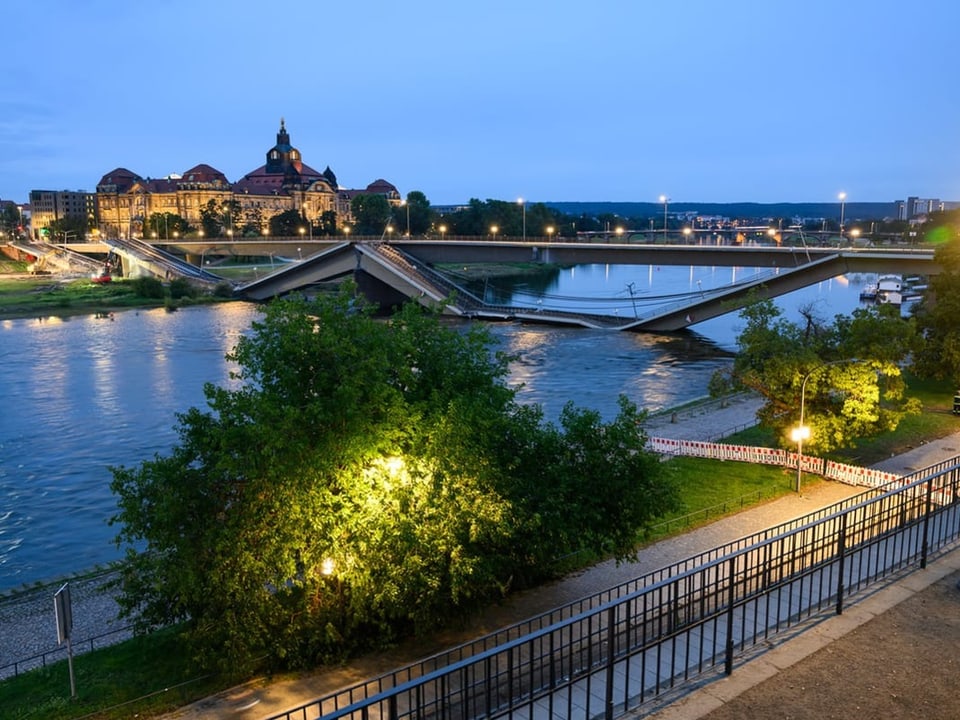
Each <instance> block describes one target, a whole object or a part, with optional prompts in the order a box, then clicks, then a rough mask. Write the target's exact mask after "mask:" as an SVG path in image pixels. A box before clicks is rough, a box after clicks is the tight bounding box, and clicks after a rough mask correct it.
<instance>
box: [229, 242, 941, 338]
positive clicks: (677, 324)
mask: <svg viewBox="0 0 960 720" xmlns="http://www.w3.org/2000/svg"><path fill="white" fill-rule="evenodd" d="M530 262H533V263H540V264H558V265H580V264H611V265H617V264H619V265H694V266H727V267H753V268H768V271H767V272H764V273H761V274H760V275H757V276H753V277H752V278H750V279H749V280H747V281H745V282H743V283H736V284H733V285H729V286H726V287H724V288H719V289H713V290H705V291H702V292H700V293H696V294H693V295H692V296H691V297H690V298H688V299H685V300H683V301H681V302H678V303H675V304H673V305H669V306H664V307H660V308H656V309H654V310H651V311H648V312H646V313H644V314H643V315H642V316H641V315H639V314H638V315H637V316H635V317H634V318H632V319H626V318H623V317H612V316H605V315H588V314H582V313H568V312H562V311H555V310H536V309H531V308H522V307H505V306H496V305H490V304H488V303H485V302H484V301H483V300H482V299H481V298H478V297H476V296H475V295H473V294H471V293H470V292H469V291H468V290H466V289H465V288H463V287H461V286H459V285H457V284H456V283H455V282H454V281H452V280H450V279H449V278H447V277H446V276H445V275H444V274H443V273H442V272H439V271H437V270H436V266H437V265H443V264H451V265H461V266H462V265H469V264H475V263H530ZM851 272H870V273H896V274H918V275H933V274H936V273H937V272H939V267H938V266H937V265H936V263H935V262H934V261H933V251H932V250H918V249H913V248H909V249H899V248H897V249H854V248H848V249H836V248H782V247H768V246H752V247H729V246H688V245H674V246H668V245H647V246H641V245H636V244H630V245H616V244H604V245H599V244H595V243H582V244H576V243H539V242H538V243H529V242H528V243H519V242H489V241H472V242H471V241H427V240H425V241H403V242H395V243H379V242H357V241H353V242H342V243H338V244H335V245H331V246H329V247H327V248H325V249H322V250H320V251H319V252H317V253H315V254H313V255H309V256H308V257H306V258H304V259H303V260H301V261H299V262H295V263H290V264H288V265H285V266H284V267H281V268H280V269H278V270H276V271H274V272H272V273H270V274H269V275H266V276H264V277H263V278H260V279H257V280H255V281H253V282H250V283H247V284H245V285H242V286H240V287H238V288H237V293H238V294H239V295H240V296H242V297H245V298H247V299H250V300H258V301H262V300H266V299H269V298H272V297H276V296H280V295H284V294H288V293H291V292H297V291H302V290H304V289H306V288H309V287H310V286H312V285H316V284H318V283H324V282H333V281H337V280H342V279H343V278H345V277H348V276H351V277H354V278H355V279H356V281H357V283H358V286H359V287H360V289H361V291H363V292H364V294H366V295H367V296H368V297H370V298H371V299H373V300H374V301H376V302H380V303H381V304H387V305H389V304H398V303H400V302H403V301H405V300H407V299H414V300H416V301H417V302H420V303H421V304H424V305H427V306H441V307H442V308H443V312H444V313H445V314H449V315H457V316H462V317H476V318H482V319H490V320H519V321H524V322H536V323H554V324H563V325H574V326H581V327H590V328H609V329H616V330H633V331H656V332H671V331H677V330H681V329H683V328H687V327H690V326H691V325H695V324H697V323H700V322H704V321H706V320H709V319H711V318H714V317H717V316H719V315H723V314H725V313H728V312H735V311H737V310H738V309H739V308H741V307H743V305H744V304H746V303H747V302H748V301H749V300H751V299H766V298H773V297H777V296H779V295H783V294H786V293H789V292H792V291H794V290H798V289H800V288H803V287H806V286H808V285H812V284H815V283H817V282H821V281H823V280H827V279H830V278H833V277H837V276H839V275H844V274H847V273H851Z"/></svg>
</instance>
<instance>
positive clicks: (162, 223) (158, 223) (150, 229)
mask: <svg viewBox="0 0 960 720" xmlns="http://www.w3.org/2000/svg"><path fill="white" fill-rule="evenodd" d="M189 232H190V224H189V223H188V222H187V221H186V219H185V218H183V217H181V216H180V215H175V214H174V213H152V214H151V215H150V217H148V218H147V222H146V224H145V226H144V235H145V237H146V238H148V239H158V240H167V239H170V238H175V237H184V236H185V235H186V234H187V233H189Z"/></svg>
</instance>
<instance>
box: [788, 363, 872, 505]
mask: <svg viewBox="0 0 960 720" xmlns="http://www.w3.org/2000/svg"><path fill="white" fill-rule="evenodd" d="M858 362H860V360H859V359H857V358H849V359H846V360H831V361H830V362H826V363H823V365H817V366H816V367H815V368H813V369H812V370H810V372H808V373H807V374H806V375H804V376H803V382H802V383H801V384H800V424H799V425H797V427H795V428H791V430H790V439H791V440H793V442H795V443H796V444H797V492H798V493H799V492H800V480H801V477H802V474H803V441H804V440H809V439H810V428H809V427H808V426H807V425H804V424H803V409H804V404H805V402H806V394H807V380H809V379H810V378H811V377H812V376H813V374H814V373H817V372H819V371H820V370H823V369H824V368H826V367H830V366H831V365H843V364H844V363H858Z"/></svg>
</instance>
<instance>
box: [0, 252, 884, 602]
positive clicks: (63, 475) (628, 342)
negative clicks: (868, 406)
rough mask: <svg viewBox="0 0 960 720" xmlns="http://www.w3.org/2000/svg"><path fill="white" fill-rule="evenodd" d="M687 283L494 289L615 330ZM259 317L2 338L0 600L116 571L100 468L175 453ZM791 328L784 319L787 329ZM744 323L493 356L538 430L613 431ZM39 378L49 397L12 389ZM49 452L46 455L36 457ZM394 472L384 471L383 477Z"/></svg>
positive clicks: (505, 330)
mask: <svg viewBox="0 0 960 720" xmlns="http://www.w3.org/2000/svg"><path fill="white" fill-rule="evenodd" d="M732 274H733V273H732V271H731V270H730V268H717V269H705V270H704V269H698V270H697V271H696V272H695V273H693V281H694V283H696V281H697V280H701V281H702V285H703V287H704V288H705V289H706V288H710V287H713V286H714V284H713V281H712V280H711V278H715V279H716V282H719V281H720V280H721V279H724V280H728V279H729V278H730V277H731V275H732ZM738 276H739V273H738ZM648 277H650V278H652V286H650V287H648V286H647V278H648ZM690 278H691V273H690V270H689V268H687V267H683V268H677V269H676V270H671V269H669V268H649V269H648V268H647V267H646V266H638V267H625V266H580V267H577V268H570V269H567V270H563V271H561V272H559V273H555V274H554V276H551V277H549V278H546V279H543V278H541V279H539V280H534V279H531V278H522V279H518V280H515V281H514V282H513V284H509V283H506V282H505V281H504V280H502V279H500V278H490V279H489V282H490V284H491V286H494V287H491V290H492V291H494V292H497V293H501V294H502V295H503V297H504V298H505V299H507V300H514V299H515V298H519V297H520V295H519V292H520V291H521V290H522V291H523V292H526V293H530V294H529V295H525V296H523V297H526V298H527V299H528V300H529V301H530V302H532V303H533V302H536V300H537V299H542V300H543V301H544V303H543V304H544V306H545V307H546V306H548V305H549V304H550V303H552V302H561V301H562V302H565V303H568V304H577V303H582V302H583V301H582V297H584V296H594V297H599V296H602V295H606V296H613V295H618V294H619V295H620V296H621V297H620V301H621V302H622V308H623V309H621V313H620V314H621V316H623V317H626V316H629V317H632V316H633V310H632V308H631V307H630V302H631V298H630V293H629V292H628V291H627V283H631V282H633V283H635V287H636V290H637V292H636V293H635V295H636V296H637V298H638V299H639V297H640V293H641V292H642V291H648V292H649V294H653V293H662V294H667V293H668V292H679V291H686V288H688V286H689V284H690ZM869 279H872V278H866V277H865V278H854V277H852V276H851V277H850V278H849V280H850V282H842V281H836V280H834V281H825V282H823V283H819V284H818V285H817V286H813V287H811V288H808V289H807V290H805V291H802V292H801V293H800V294H799V295H797V296H796V297H793V298H785V299H784V300H783V301H778V304H780V305H782V306H784V307H785V308H788V309H789V308H794V309H795V308H798V307H800V306H801V305H803V304H805V303H809V302H814V303H816V304H818V306H819V307H821V310H820V313H821V314H822V315H823V316H824V317H826V318H832V317H833V315H834V314H836V313H841V312H843V313H849V312H850V311H851V310H852V309H853V308H855V307H857V306H858V304H859V298H858V296H859V288H861V287H862V286H863V284H865V282H866V281H867V280H869ZM479 284H480V286H481V288H482V286H483V281H480V283H479ZM514 291H517V292H516V293H515V292H514ZM693 291H694V292H696V287H695V286H694V289H693ZM257 318H259V313H258V311H257V309H256V307H255V306H253V305H251V304H248V303H228V304H223V305H214V306H196V307H188V308H184V309H182V310H181V311H180V312H176V313H167V312H165V311H164V310H162V309H158V310H150V311H143V310H139V311H138V310H130V311H125V312H118V313H116V317H115V319H114V320H113V321H107V320H104V319H97V318H95V317H94V316H92V315H90V316H70V317H64V318H59V317H45V318H43V319H42V320H41V319H38V318H25V319H20V320H4V321H3V322H2V323H0V346H2V347H9V348H17V349H18V351H17V352H15V353H13V352H12V353H9V354H8V355H7V358H6V361H5V363H4V364H2V365H0V382H2V383H3V386H4V387H5V388H7V393H8V398H7V400H8V405H9V407H14V408H17V412H16V413H6V414H5V415H4V416H0V450H2V454H0V500H4V501H6V507H8V508H9V509H10V511H9V512H8V513H6V514H5V512H4V511H0V591H2V590H5V589H9V588H12V587H16V586H18V585H20V584H21V583H29V582H35V581H40V580H44V579H49V578H51V577H55V576H57V575H59V574H61V573H69V572H73V571H77V570H80V569H84V568H88V567H92V566H94V565H96V564H102V563H106V562H110V561H112V560H115V559H117V552H118V551H117V549H116V547H115V545H114V544H113V542H112V539H113V536H114V534H115V528H111V527H109V526H108V525H107V523H106V520H107V519H108V518H109V516H110V515H111V514H112V513H113V512H114V510H115V506H116V501H115V498H114V497H113V496H112V495H111V493H110V490H109V480H110V474H109V471H108V469H107V468H108V466H111V465H113V466H119V465H127V466H133V465H136V464H138V463H139V462H141V461H142V460H145V459H149V458H151V457H153V455H154V454H155V453H161V454H163V453H166V452H167V451H168V449H169V448H170V447H172V446H173V444H174V443H175V442H176V434H175V432H174V424H175V422H176V419H175V413H177V412H185V411H187V410H188V409H189V408H190V407H197V408H201V409H204V408H205V399H204V396H203V384H204V383H205V382H211V383H213V384H215V385H219V386H224V387H236V386H237V384H238V383H239V382H240V381H239V380H236V379H231V378H230V377H229V372H230V371H231V370H235V369H236V368H235V367H234V366H232V365H231V364H229V363H228V362H227V361H226V360H225V355H226V354H227V353H228V352H230V351H231V350H233V348H234V347H235V345H236V342H237V340H238V339H239V338H240V337H241V336H242V335H244V334H245V333H247V332H249V327H250V323H251V322H252V321H253V320H254V319H257ZM797 318H798V316H797V314H796V313H795V312H793V313H790V312H787V319H792V320H794V321H796V320H797ZM450 322H451V323H457V325H455V326H463V324H462V323H461V322H460V321H454V320H450ZM741 324H742V322H741V321H740V319H739V318H738V316H737V315H736V314H730V315H726V316H723V317H721V318H716V319H714V320H710V321H708V322H706V323H702V324H699V325H695V326H693V328H692V330H691V331H688V332H683V333H677V334H674V335H649V334H642V333H628V332H614V331H608V330H585V329H581V328H573V327H561V326H551V325H521V324H517V323H491V324H489V325H487V327H488V328H489V330H490V332H491V334H492V335H493V337H494V339H495V340H497V341H499V342H498V346H497V348H496V349H499V350H500V351H503V352H505V353H508V354H513V355H517V356H518V357H517V359H516V360H515V361H513V362H512V363H511V364H510V366H509V376H508V377H507V378H506V381H507V382H508V383H509V384H511V385H513V386H520V390H519V393H518V397H517V399H518V401H519V402H522V403H539V404H540V405H541V406H542V407H543V410H544V416H545V418H546V419H547V420H551V421H556V420H557V419H558V417H559V415H560V412H561V411H562V409H563V406H564V404H565V403H566V402H567V401H572V402H573V403H574V404H575V405H576V406H577V407H579V408H587V409H592V410H596V411H597V412H598V413H599V414H600V415H601V416H602V417H603V418H604V419H606V420H611V419H613V417H615V415H616V413H617V411H618V407H617V397H618V395H620V394H624V395H626V396H627V397H628V398H629V399H630V400H632V401H633V402H634V403H635V404H636V405H637V406H638V407H640V408H643V409H648V410H658V409H663V408H668V407H672V406H676V405H679V404H681V403H683V402H687V401H689V400H691V399H694V398H696V397H702V396H704V395H706V394H707V386H708V383H709V379H710V376H711V375H712V374H713V372H714V371H715V370H717V369H719V368H723V367H728V366H729V364H730V363H731V362H732V357H733V352H734V351H735V349H736V345H735V340H736V334H737V328H738V327H739V326H740V325H741ZM65 348H66V349H67V350H66V351H65ZM104 353H111V354H112V355H111V356H110V357H109V358H106V357H105V356H104ZM37 368H42V369H43V373H44V374H43V378H44V382H41V383H33V382H23V378H25V377H33V376H35V373H36V370H37ZM104 383H109V387H106V386H104ZM24 418H29V422H24ZM51 438H56V452H55V453H53V452H37V451H36V448H38V447H47V446H48V445H49V442H50V439H51ZM407 471H409V468H408V470H407ZM391 472H394V473H395V472H396V468H395V467H393V465H392V463H391V464H390V467H388V468H385V470H384V472H383V475H384V477H388V478H389V477H390V475H391ZM401 474H402V473H401ZM0 504H2V503H0ZM338 561H345V560H344V559H343V558H340V559H338Z"/></svg>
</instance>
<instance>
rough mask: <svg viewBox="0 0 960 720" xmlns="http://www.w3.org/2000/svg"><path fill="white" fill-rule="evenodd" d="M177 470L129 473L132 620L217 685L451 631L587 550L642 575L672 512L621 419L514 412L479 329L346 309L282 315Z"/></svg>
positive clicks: (257, 342)
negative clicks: (637, 563) (637, 544)
mask: <svg viewBox="0 0 960 720" xmlns="http://www.w3.org/2000/svg"><path fill="white" fill-rule="evenodd" d="M231 358H232V359H233V360H235V361H236V363H237V366H238V368H239V369H238V370H237V371H236V373H235V378H234V383H233V384H232V385H231V386H230V387H214V386H212V385H208V386H207V387H206V389H205V394H206V399H207V404H208V407H209V410H208V411H206V412H204V411H201V410H199V409H196V408H194V409H191V410H189V411H188V412H186V413H184V414H182V415H180V416H179V418H178V420H179V423H178V433H179V442H178V444H177V445H176V447H175V448H174V449H173V450H172V452H171V453H170V454H169V455H167V456H163V457H161V456H157V457H155V458H154V459H152V460H149V461H145V462H143V463H142V464H141V465H140V466H138V467H135V468H122V467H121V468H114V469H113V474H114V479H113V482H112V489H113V491H114V493H115V494H116V495H117V497H118V504H119V510H118V512H117V514H116V515H115V517H114V518H113V522H114V523H116V524H117V525H118V526H119V534H118V543H119V544H121V545H122V546H125V547H126V548H127V559H128V562H126V563H125V564H124V566H123V569H122V581H121V588H122V593H121V596H122V599H121V602H122V606H123V608H124V610H125V612H128V613H131V614H132V615H133V616H134V617H138V618H139V623H140V626H141V627H142V628H144V629H146V628H149V627H152V626H156V625H164V624H169V623H172V622H179V621H184V626H183V627H184V628H185V632H186V633H187V635H188V636H189V638H190V639H191V640H192V641H194V647H195V648H196V654H197V658H198V660H200V661H201V662H202V663H203V664H204V665H207V666H213V665H219V666H220V667H221V668H224V669H230V670H233V671H238V672H246V671H247V670H249V669H250V668H251V667H252V663H253V659H254V658H258V657H266V658H268V659H269V661H270V662H271V663H272V665H273V666H274V667H302V666H309V665H313V664H316V663H317V662H321V661H324V660H329V659H332V658H336V657H340V656H343V655H344V654H346V653H348V652H352V651H355V650H357V649H360V648H363V647H369V646H371V645H373V644H375V643H389V642H391V641H392V640H395V639H396V638H398V637H400V636H402V635H404V634H407V633H410V632H417V631H418V630H421V629H423V628H435V627H437V625H438V624H440V623H442V622H443V621H444V620H449V619H452V618H455V617H458V616H461V615H463V614H464V613H467V612H469V611H470V610H472V609H475V608H476V607H477V606H478V605H479V604H481V603H486V602H490V601H492V600H495V599H497V598H499V597H501V596H502V595H503V594H504V593H506V592H508V591H509V590H511V589H515V588H516V587H519V586H524V585H528V584H530V583H533V582H537V581H540V580H542V579H544V578H545V577H547V576H549V574H550V567H551V565H552V563H553V561H554V560H555V559H556V558H557V557H558V556H560V555H563V554H565V553H568V552H571V551H574V550H577V549H581V548H588V549H591V550H593V551H595V552H600V553H609V554H612V555H614V556H616V557H618V558H624V557H628V556H631V555H632V553H633V550H634V540H635V538H636V536H637V532H638V530H639V529H640V528H642V527H643V526H644V525H645V524H647V523H648V522H649V521H651V520H652V519H654V518H656V517H658V516H660V515H662V514H663V513H664V512H666V511H668V510H670V509H673V508H674V507H675V505H676V502H677V501H676V495H675V493H674V490H673V487H672V485H671V484H670V483H669V482H668V480H667V479H666V477H665V476H664V474H663V473H662V471H661V465H660V463H658V462H657V459H656V457H655V456H654V455H652V454H651V453H649V452H647V451H646V449H645V443H646V436H645V435H644V433H643V432H642V430H639V431H638V428H639V427H640V425H641V422H642V420H643V414H642V413H640V412H638V411H637V409H636V408H635V407H634V406H632V405H631V404H630V403H629V402H628V401H626V400H625V399H621V406H620V413H619V414H618V416H617V418H616V419H615V420H614V421H612V422H608V423H604V422H601V420H600V418H599V416H598V415H597V414H596V413H594V412H592V411H585V410H578V409H576V408H574V407H573V406H567V407H566V408H565V409H564V411H563V414H562V418H561V420H560V422H559V423H558V424H556V425H555V424H553V423H546V422H544V420H543V417H542V413H541V411H540V409H539V408H538V407H528V406H521V405H520V404H518V403H516V402H515V390H514V389H512V388H509V387H507V386H506V384H505V382H504V378H505V377H506V373H507V367H508V362H509V358H508V357H506V356H505V355H503V354H501V353H499V352H494V348H493V346H492V340H491V338H490V336H489V335H488V334H487V333H486V332H484V331H483V330H482V329H481V328H480V327H471V328H470V329H467V330H463V331H461V329H456V328H453V329H451V328H450V327H447V326H445V325H444V324H442V323H441V321H440V319H439V318H438V317H437V316H435V315H433V314H431V313H425V312H423V310H422V309H420V308H418V307H416V306H414V305H409V306H407V307H405V308H403V310H402V311H401V312H400V313H399V314H398V315H397V316H395V317H393V318H392V319H391V320H389V321H384V320H378V319H376V318H374V317H373V316H372V315H371V313H370V312H369V310H368V309H367V308H366V307H365V306H364V305H363V304H362V302H361V301H359V300H357V299H355V298H354V297H353V296H352V295H351V293H350V291H349V290H347V291H345V292H344V293H342V294H340V295H339V296H337V297H336V298H333V299H321V300H316V301H308V300H305V299H302V298H292V299H285V300H277V301H275V302H273V303H272V304H270V305H269V306H268V307H267V308H266V310H265V315H264V317H263V319H262V320H261V321H258V322H256V323H255V324H254V328H253V331H252V333H251V334H250V335H249V336H248V337H244V338H242V339H241V340H240V341H239V343H238V345H237V347H236V348H235V350H234V352H233V353H232V355H231Z"/></svg>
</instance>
